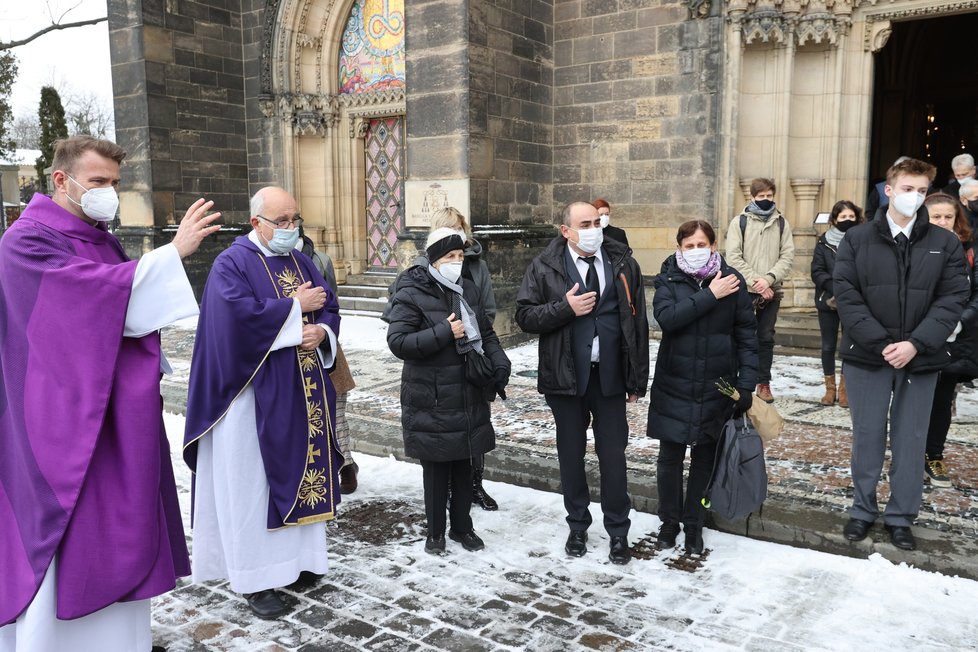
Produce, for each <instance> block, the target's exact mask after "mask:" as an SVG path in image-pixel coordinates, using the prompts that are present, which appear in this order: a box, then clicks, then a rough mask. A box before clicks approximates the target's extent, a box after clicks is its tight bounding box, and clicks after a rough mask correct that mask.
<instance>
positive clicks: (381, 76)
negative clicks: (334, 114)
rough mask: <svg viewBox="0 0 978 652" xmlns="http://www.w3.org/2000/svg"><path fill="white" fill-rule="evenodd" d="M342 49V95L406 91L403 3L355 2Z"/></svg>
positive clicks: (390, 0)
mask: <svg viewBox="0 0 978 652" xmlns="http://www.w3.org/2000/svg"><path fill="white" fill-rule="evenodd" d="M340 47H341V51H340V70H339V74H340V92H341V93H364V92H367V91H381V90H387V89H390V88H404V0H356V2H355V3H354V4H353V9H352V10H351V11H350V19H349V20H348V21H347V23H346V29H345V31H344V32H343V42H342V45H341V46H340Z"/></svg>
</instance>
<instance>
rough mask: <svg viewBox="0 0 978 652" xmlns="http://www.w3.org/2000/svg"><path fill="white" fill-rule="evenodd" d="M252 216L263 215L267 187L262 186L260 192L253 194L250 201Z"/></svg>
mask: <svg viewBox="0 0 978 652" xmlns="http://www.w3.org/2000/svg"><path fill="white" fill-rule="evenodd" d="M250 209H251V216H252V217H254V216H256V215H261V214H262V213H263V212H264V210H265V189H264V188H260V189H259V190H258V192H256V193H255V194H254V195H252V196H251V202H250Z"/></svg>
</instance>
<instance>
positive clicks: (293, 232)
mask: <svg viewBox="0 0 978 652" xmlns="http://www.w3.org/2000/svg"><path fill="white" fill-rule="evenodd" d="M273 231H274V233H273V234H272V239H271V240H269V241H268V248H269V249H271V250H272V251H273V252H275V253H277V254H287V253H289V252H290V251H292V250H293V249H294V248H295V246H296V244H298V242H299V229H297V228H296V229H274V230H273Z"/></svg>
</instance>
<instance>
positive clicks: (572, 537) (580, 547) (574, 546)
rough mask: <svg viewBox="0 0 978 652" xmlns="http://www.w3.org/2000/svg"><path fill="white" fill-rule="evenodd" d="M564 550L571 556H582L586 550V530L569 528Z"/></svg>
mask: <svg viewBox="0 0 978 652" xmlns="http://www.w3.org/2000/svg"><path fill="white" fill-rule="evenodd" d="M564 550H566V551H567V554H568V555H570V556H571V557H583V556H584V553H586V552H587V530H571V531H570V534H568V535H567V543H565V544H564Z"/></svg>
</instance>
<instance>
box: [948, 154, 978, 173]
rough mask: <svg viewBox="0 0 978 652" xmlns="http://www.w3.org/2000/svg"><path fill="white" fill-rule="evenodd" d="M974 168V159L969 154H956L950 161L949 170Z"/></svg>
mask: <svg viewBox="0 0 978 652" xmlns="http://www.w3.org/2000/svg"><path fill="white" fill-rule="evenodd" d="M973 167H975V157H974V156H972V155H971V154H958V155H957V156H955V157H954V158H952V159H951V169H952V170H953V169H954V168H973Z"/></svg>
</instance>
